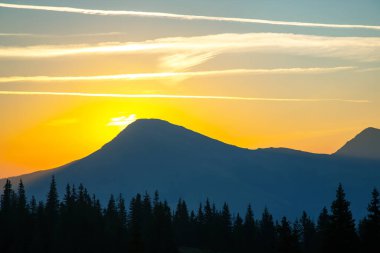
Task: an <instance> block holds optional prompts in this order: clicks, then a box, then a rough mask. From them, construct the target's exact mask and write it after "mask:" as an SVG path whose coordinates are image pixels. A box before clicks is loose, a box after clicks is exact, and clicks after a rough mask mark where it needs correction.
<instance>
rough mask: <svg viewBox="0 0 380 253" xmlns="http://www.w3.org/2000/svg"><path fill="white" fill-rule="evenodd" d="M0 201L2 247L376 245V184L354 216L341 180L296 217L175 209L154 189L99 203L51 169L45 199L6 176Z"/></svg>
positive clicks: (169, 250) (164, 249)
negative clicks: (329, 197)
mask: <svg viewBox="0 0 380 253" xmlns="http://www.w3.org/2000/svg"><path fill="white" fill-rule="evenodd" d="M0 208H1V209H0V252H1V253H8V252H12V253H13V252H42V253H43V252H46V253H50V252H94V253H95V252H130V253H180V252H181V253H214V252H215V253H217V252H218V253H219V252H220V253H223V252H225V253H243V252H244V253H255V252H258V253H277V252H278V253H281V252H283V253H286V252H289V253H290V252H291V253H319V252H321V253H322V252H323V253H329V252H331V253H332V252H334V253H336V252H349V253H350V252H364V253H366V252H373V253H375V252H377V253H378V252H380V251H379V250H380V199H379V192H378V191H377V190H376V189H374V190H373V191H372V199H371V201H370V203H369V204H368V207H367V215H366V216H365V217H363V218H362V219H361V220H359V221H357V222H356V221H355V220H354V218H353V216H352V213H351V211H350V202H349V201H348V200H347V199H346V196H345V192H344V189H343V186H342V185H341V184H339V186H338V187H337V190H336V198H335V200H334V201H333V202H332V203H331V206H330V208H329V209H328V208H326V207H321V212H320V214H319V216H318V219H317V220H315V221H314V220H312V219H311V218H310V216H309V215H308V214H307V213H306V212H302V210H301V211H300V213H301V215H300V217H299V218H298V219H296V220H293V221H290V220H289V219H288V218H286V217H283V218H281V219H280V220H275V219H274V218H273V216H272V215H271V213H270V211H269V210H268V209H267V208H265V209H264V211H263V212H262V214H261V216H259V217H255V216H254V214H253V211H252V207H251V206H250V205H248V206H247V210H246V212H245V213H244V214H239V213H236V214H232V213H231V211H230V208H229V206H228V204H227V203H225V204H224V205H223V207H222V208H221V209H218V208H216V206H215V204H213V203H212V202H211V201H210V200H206V201H205V203H201V204H200V205H199V208H198V209H196V210H189V209H188V207H187V205H186V202H185V200H182V199H179V201H178V204H177V205H176V207H175V208H173V209H172V208H171V207H170V206H169V204H168V203H167V202H166V201H163V200H161V199H160V198H159V194H158V192H156V193H154V195H153V196H150V195H149V194H148V193H145V194H137V195H135V196H134V197H133V198H132V199H131V201H130V203H129V205H128V206H127V204H126V203H125V200H124V198H123V196H121V195H119V196H114V195H111V196H110V198H109V201H108V204H107V205H106V206H104V207H102V205H101V203H100V201H99V200H98V199H97V198H96V196H94V195H91V194H90V193H89V192H88V191H87V189H86V188H85V187H84V186H83V185H79V186H78V187H76V186H72V185H67V187H66V190H65V194H64V196H58V191H57V187H56V181H55V178H54V177H53V178H52V180H51V183H50V188H49V191H48V193H47V197H46V200H45V201H36V199H35V198H34V197H31V198H30V199H28V197H27V194H26V192H25V187H24V185H23V182H22V181H20V182H19V183H18V185H17V186H16V187H13V186H12V184H11V181H9V180H7V181H6V184H5V185H4V187H3V191H2V194H1V207H0ZM364 208H365V207H364Z"/></svg>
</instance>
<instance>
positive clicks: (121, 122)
mask: <svg viewBox="0 0 380 253" xmlns="http://www.w3.org/2000/svg"><path fill="white" fill-rule="evenodd" d="M135 121H136V115H135V114H131V115H129V116H128V117H126V116H121V117H115V118H112V119H111V121H110V122H108V124H107V126H118V127H122V128H124V127H126V126H128V125H129V124H131V123H133V122H135Z"/></svg>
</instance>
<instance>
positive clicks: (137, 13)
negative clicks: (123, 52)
mask: <svg viewBox="0 0 380 253" xmlns="http://www.w3.org/2000/svg"><path fill="white" fill-rule="evenodd" d="M0 7H2V8H12V9H26V10H40V11H54V12H66V13H77V14H86V15H102V16H134V17H148V18H170V19H180V20H203V21H219V22H235V23H253V24H266V25H280V26H298V27H320V28H341V29H342V28H343V29H370V30H380V26H373V25H357V24H325V23H310V22H290V21H277V20H266V19H253V18H235V17H215V16H200V15H186V14H175V13H164V12H147V11H128V10H94V9H81V8H73V7H63V6H62V7H61V6H41V5H22V4H8V3H0Z"/></svg>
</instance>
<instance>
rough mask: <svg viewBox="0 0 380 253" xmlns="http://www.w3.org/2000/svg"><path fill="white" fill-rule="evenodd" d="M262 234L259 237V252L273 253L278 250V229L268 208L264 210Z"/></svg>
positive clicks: (261, 223) (261, 224)
mask: <svg viewBox="0 0 380 253" xmlns="http://www.w3.org/2000/svg"><path fill="white" fill-rule="evenodd" d="M259 227H260V229H259V231H260V233H259V235H258V247H259V251H261V252H266V253H272V252H275V249H276V229H275V226H274V222H273V216H272V215H271V214H270V213H269V210H268V209H267V208H265V209H264V212H263V214H262V217H261V220H260V225H259Z"/></svg>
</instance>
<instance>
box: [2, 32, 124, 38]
mask: <svg viewBox="0 0 380 253" xmlns="http://www.w3.org/2000/svg"><path fill="white" fill-rule="evenodd" d="M125 34H126V33H122V32H105V33H78V34H42V33H0V37H32V38H68V37H95V36H115V35H125Z"/></svg>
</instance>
